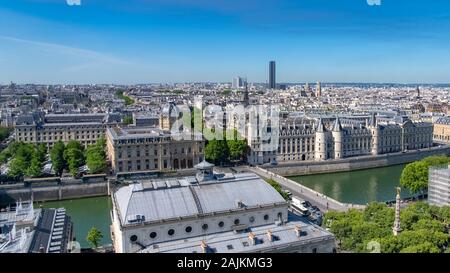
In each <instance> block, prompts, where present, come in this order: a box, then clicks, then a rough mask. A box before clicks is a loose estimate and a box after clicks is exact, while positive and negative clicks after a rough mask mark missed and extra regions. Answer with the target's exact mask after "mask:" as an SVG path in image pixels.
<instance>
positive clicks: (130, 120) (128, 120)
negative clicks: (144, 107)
mask: <svg viewBox="0 0 450 273" xmlns="http://www.w3.org/2000/svg"><path fill="white" fill-rule="evenodd" d="M123 123H124V124H133V118H132V117H131V116H124V117H123Z"/></svg>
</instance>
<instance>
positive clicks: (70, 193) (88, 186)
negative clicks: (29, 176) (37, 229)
mask: <svg viewBox="0 0 450 273" xmlns="http://www.w3.org/2000/svg"><path fill="white" fill-rule="evenodd" d="M108 194H109V183H108V181H103V182H72V183H70V184H64V183H62V184H57V185H51V186H49V185H45V186H34V185H32V186H29V187H25V186H23V185H16V186H15V187H12V185H5V187H3V185H2V187H0V206H7V205H9V204H12V203H15V202H16V201H18V200H30V199H31V198H33V200H34V201H56V200H65V199H74V198H83V197H95V196H106V195H108Z"/></svg>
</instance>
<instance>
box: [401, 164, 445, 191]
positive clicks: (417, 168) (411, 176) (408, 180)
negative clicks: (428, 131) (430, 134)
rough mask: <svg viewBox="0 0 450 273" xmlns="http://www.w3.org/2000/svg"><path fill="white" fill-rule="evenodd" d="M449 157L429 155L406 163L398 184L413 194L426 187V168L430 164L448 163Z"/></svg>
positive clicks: (424, 189)
mask: <svg viewBox="0 0 450 273" xmlns="http://www.w3.org/2000/svg"><path fill="white" fill-rule="evenodd" d="M449 162H450V157H447V156H430V157H426V158H424V159H422V160H420V161H416V162H413V163H410V164H408V165H406V167H405V168H404V169H403V172H402V174H401V177H400V185H401V186H402V187H405V188H407V189H409V191H410V192H411V193H413V194H416V193H419V192H424V191H426V190H427V189H428V169H429V167H430V166H436V165H440V164H448V163H449Z"/></svg>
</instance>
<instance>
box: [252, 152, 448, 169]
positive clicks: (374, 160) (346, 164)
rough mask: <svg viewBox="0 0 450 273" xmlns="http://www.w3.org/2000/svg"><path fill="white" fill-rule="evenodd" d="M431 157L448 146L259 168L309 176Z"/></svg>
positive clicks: (444, 153)
mask: <svg viewBox="0 0 450 273" xmlns="http://www.w3.org/2000/svg"><path fill="white" fill-rule="evenodd" d="M433 155H450V146H449V145H447V146H439V147H433V148H429V149H422V150H418V151H408V152H404V153H391V154H383V155H377V156H372V155H367V156H358V157H350V158H344V159H336V160H333V159H331V160H325V161H297V162H287V163H279V164H278V165H263V166H261V167H262V168H264V169H266V170H268V171H271V172H273V173H276V174H279V175H281V176H294V175H310V174H318V173H335V172H346V171H353V170H362V169H371V168H378V167H386V166H392V165H398V164H405V163H411V162H414V161H417V160H421V159H423V158H425V157H428V156H433Z"/></svg>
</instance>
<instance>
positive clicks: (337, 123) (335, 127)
mask: <svg viewBox="0 0 450 273" xmlns="http://www.w3.org/2000/svg"><path fill="white" fill-rule="evenodd" d="M341 130H342V126H341V122H340V121H339V118H338V117H337V118H336V120H335V121H334V125H333V132H340V131H341Z"/></svg>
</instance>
